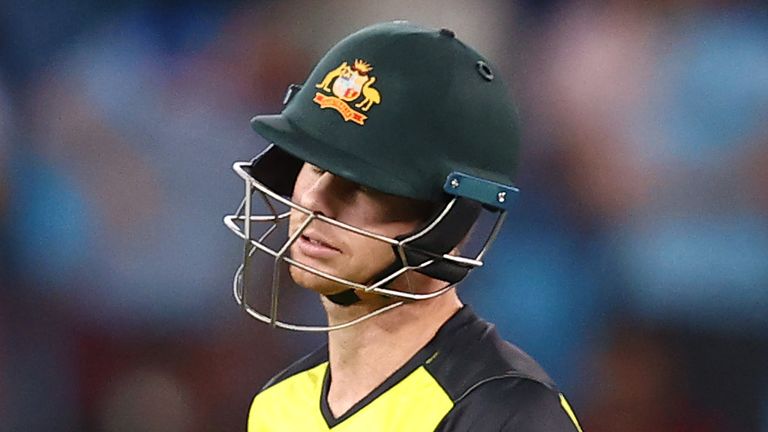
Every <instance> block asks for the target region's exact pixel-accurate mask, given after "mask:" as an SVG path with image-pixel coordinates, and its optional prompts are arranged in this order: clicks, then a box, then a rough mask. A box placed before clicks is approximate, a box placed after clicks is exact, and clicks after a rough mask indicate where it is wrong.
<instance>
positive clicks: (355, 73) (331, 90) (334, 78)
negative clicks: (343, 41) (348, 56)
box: [312, 60, 381, 125]
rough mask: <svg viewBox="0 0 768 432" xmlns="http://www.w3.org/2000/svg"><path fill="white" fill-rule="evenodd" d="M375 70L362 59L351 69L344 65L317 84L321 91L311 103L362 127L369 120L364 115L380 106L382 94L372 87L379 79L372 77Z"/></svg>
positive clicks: (345, 63) (356, 61) (344, 63)
mask: <svg viewBox="0 0 768 432" xmlns="http://www.w3.org/2000/svg"><path fill="white" fill-rule="evenodd" d="M372 70H373V66H371V65H370V64H368V63H366V62H365V61H363V60H355V62H354V63H353V64H352V65H351V66H350V65H349V64H347V62H343V63H342V64H341V65H339V66H338V67H337V68H336V69H334V70H332V71H330V72H328V73H327V74H326V75H325V78H323V80H322V81H321V82H320V83H318V84H317V85H315V87H316V88H318V89H320V90H321V91H319V92H317V93H315V97H314V99H312V100H313V101H314V102H315V103H316V104H318V105H320V108H333V109H335V110H336V111H338V112H339V114H341V116H342V117H343V118H344V121H353V122H355V123H357V124H359V125H363V124H365V120H366V119H367V118H368V116H366V115H365V114H363V112H367V111H368V110H369V109H371V107H372V106H373V105H374V104H378V103H381V94H379V91H378V90H376V89H375V88H373V87H372V85H373V83H375V82H376V77H374V76H371V75H370V72H371V71H372ZM353 103H354V105H352V104H353ZM355 108H358V109H359V111H358V110H355Z"/></svg>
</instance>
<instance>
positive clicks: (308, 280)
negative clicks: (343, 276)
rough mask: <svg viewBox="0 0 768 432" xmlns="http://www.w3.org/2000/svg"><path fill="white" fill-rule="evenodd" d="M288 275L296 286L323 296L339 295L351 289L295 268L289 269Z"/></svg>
mask: <svg viewBox="0 0 768 432" xmlns="http://www.w3.org/2000/svg"><path fill="white" fill-rule="evenodd" d="M290 274H291V279H293V281H294V282H295V283H296V284H297V285H299V286H301V287H304V288H306V289H308V290H312V291H314V292H316V293H318V294H321V295H325V296H328V295H333V294H339V293H341V292H344V291H346V290H348V289H350V288H351V287H349V286H347V285H344V284H340V283H338V282H334V281H332V280H328V279H326V278H324V277H322V276H318V275H316V274H313V273H310V272H308V271H306V270H302V269H300V268H296V267H292V268H291V269H290Z"/></svg>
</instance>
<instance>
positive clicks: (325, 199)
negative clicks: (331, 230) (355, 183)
mask: <svg viewBox="0 0 768 432" xmlns="http://www.w3.org/2000/svg"><path fill="white" fill-rule="evenodd" d="M351 185H352V183H351V182H349V181H347V180H345V179H343V178H341V177H338V176H336V175H334V174H332V173H329V172H324V173H322V174H320V175H319V176H318V177H317V178H316V179H314V181H313V182H312V183H311V184H310V185H309V187H308V188H307V189H306V190H305V191H304V193H303V194H302V195H301V197H300V200H299V204H301V205H302V206H304V207H306V208H308V209H309V210H312V211H314V212H317V213H320V214H322V215H324V216H328V217H332V218H335V217H337V216H338V213H339V209H340V208H341V207H342V206H343V205H345V203H346V202H347V201H348V195H349V192H350V191H351Z"/></svg>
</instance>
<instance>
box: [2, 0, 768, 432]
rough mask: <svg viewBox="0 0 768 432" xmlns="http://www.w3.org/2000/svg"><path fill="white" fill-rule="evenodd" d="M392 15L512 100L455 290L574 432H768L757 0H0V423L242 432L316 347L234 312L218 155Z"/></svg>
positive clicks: (254, 146)
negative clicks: (510, 196)
mask: <svg viewBox="0 0 768 432" xmlns="http://www.w3.org/2000/svg"><path fill="white" fill-rule="evenodd" d="M391 19H409V20H412V21H415V22H418V23H421V24H425V25H430V26H433V27H448V28H451V29H452V30H454V31H455V32H456V34H457V36H458V37H460V38H462V39H463V40H465V41H467V42H468V43H470V44H471V45H473V46H475V47H476V48H478V50H479V51H481V52H483V53H485V54H487V55H488V57H490V58H491V59H493V60H495V62H496V65H495V66H496V67H497V68H498V69H500V70H501V71H502V73H501V75H502V76H504V77H505V78H506V81H507V83H508V85H509V87H510V92H511V93H512V94H513V95H514V97H515V98H516V99H517V102H518V105H519V106H520V113H521V118H522V124H523V132H524V137H523V155H522V164H521V166H522V169H521V176H520V179H519V187H520V189H521V199H520V203H519V205H518V206H517V207H516V208H515V209H514V210H513V211H512V212H511V215H510V217H509V218H508V223H507V225H506V227H505V228H504V230H503V231H502V233H501V235H500V239H499V240H498V242H497V244H496V245H495V247H494V249H493V250H492V251H491V252H490V253H489V255H488V266H487V268H484V269H481V270H478V271H476V272H475V273H473V274H472V275H471V276H470V277H469V279H468V280H467V281H466V282H465V283H463V284H462V286H461V288H460V295H461V296H462V297H463V298H464V299H465V300H466V301H467V302H468V303H470V304H472V305H473V306H474V307H475V309H476V310H478V311H479V313H480V314H481V315H483V316H485V317H486V318H488V319H490V320H491V321H494V322H495V323H496V324H497V325H498V327H499V329H500V331H501V333H502V334H503V335H504V336H505V337H507V338H508V339H510V340H512V341H513V342H515V343H516V344H518V345H520V346H521V347H522V348H524V349H525V350H527V351H528V352H530V353H531V354H533V355H534V356H535V357H536V358H538V359H539V360H540V361H541V363H542V364H543V365H544V366H545V368H546V369H547V370H548V371H550V372H551V375H553V377H554V378H555V380H556V381H558V382H559V383H560V385H561V387H562V388H563V390H564V392H565V393H566V394H568V395H569V399H571V402H572V405H573V406H574V409H575V410H576V412H577V414H579V416H580V417H581V422H582V425H583V426H584V429H585V430H588V431H594V432H601V431H618V430H621V431H625V432H634V431H637V432H641V431H642V432H667V431H669V432H684V431H705V432H708V431H737V432H742V431H757V432H768V368H766V365H768V168H767V167H768V121H766V119H768V10H766V8H765V7H764V6H763V5H762V4H760V3H752V2H746V1H735V0H734V1H723V0H719V1H683V0H677V1H675V0H654V1H649V2H635V1H628V0H617V1H605V2H600V1H565V0H561V1H554V0H552V1H547V2H534V1H531V0H528V1H519V2H507V1H504V0H494V1H492V0H488V1H484V2H481V3H480V4H476V3H474V2H463V1H459V0H450V1H439V0H430V1H424V2H418V3H416V4H414V2H406V1H403V0H396V1H391V2H368V1H359V2H354V1H348V0H330V1H324V2H313V1H310V0H283V1H277V0H270V1H267V0H262V1H251V2H242V1H232V0H230V1H223V2H222V1H217V2H214V1H203V0H196V1H192V2H180V1H170V0H166V1H159V2H129V1H116V2H107V3H102V2H96V1H92V0H76V1H71V2H56V1H53V0H37V1H34V2H23V1H20V0H9V1H4V2H2V3H0V432H5V431H45V430H57V431H105V432H113V431H139V430H140V431H148V432H152V431H169V432H173V431H180V432H181V431H189V432H202V431H213V430H216V431H222V430H224V431H229V430H243V428H244V425H245V419H246V414H247V408H248V404H249V401H250V399H251V397H252V395H253V394H254V393H255V392H256V391H257V390H258V389H259V388H260V387H261V386H262V385H263V384H264V382H265V381H266V379H267V378H268V377H269V376H271V375H272V374H274V373H275V372H277V371H278V370H280V369H281V368H283V367H285V366H287V365H288V364H289V363H290V362H291V361H292V360H294V359H296V358H298V357H299V356H300V355H301V353H304V352H307V351H309V350H310V349H312V348H314V347H315V346H316V345H318V344H320V343H322V337H321V336H307V335H301V334H295V333H287V332H281V331H275V330H272V329H270V328H269V327H267V326H263V325H260V324H258V323H256V322H255V321H253V320H251V319H249V318H247V317H245V316H244V314H243V313H242V312H240V311H239V310H238V308H237V306H236V304H235V303H234V301H233V300H232V297H231V277H232V274H233V271H234V270H235V268H236V267H237V264H238V263H239V261H240V256H241V254H242V250H241V249H240V247H241V244H240V242H239V241H238V239H237V238H235V237H234V236H233V235H231V234H230V233H229V232H228V231H227V230H226V229H225V228H224V226H223V224H222V223H221V217H222V216H223V215H224V214H226V213H230V212H232V211H233V210H234V208H235V207H236V205H237V203H238V202H239V200H240V199H241V195H242V185H241V183H240V182H239V180H238V179H237V178H236V177H235V175H234V174H232V172H231V169H230V166H231V163H232V162H233V161H235V160H245V159H249V158H251V157H253V156H254V155H255V154H257V153H258V152H259V150H261V149H262V148H264V146H265V145H266V144H267V143H265V142H264V141H263V140H262V139H261V138H259V137H257V136H256V135H255V133H252V132H251V131H250V129H249V126H248V120H249V118H250V117H251V116H252V115H254V114H256V113H266V112H278V111H279V110H280V108H281V102H282V96H283V93H284V90H285V89H286V88H287V86H288V85H289V84H291V83H295V82H296V83H300V82H302V81H303V80H304V78H305V77H306V76H307V75H308V73H309V71H310V69H311V67H312V65H313V64H314V63H315V62H316V61H317V60H318V59H319V56H320V55H322V53H323V52H324V51H325V50H327V49H328V48H329V47H330V46H331V45H332V44H333V43H334V42H335V41H336V40H338V39H339V38H341V37H343V36H344V35H346V34H348V33H350V32H351V31H353V30H356V29H358V28H360V27H362V26H364V25H368V24H371V23H374V22H378V21H384V20H391Z"/></svg>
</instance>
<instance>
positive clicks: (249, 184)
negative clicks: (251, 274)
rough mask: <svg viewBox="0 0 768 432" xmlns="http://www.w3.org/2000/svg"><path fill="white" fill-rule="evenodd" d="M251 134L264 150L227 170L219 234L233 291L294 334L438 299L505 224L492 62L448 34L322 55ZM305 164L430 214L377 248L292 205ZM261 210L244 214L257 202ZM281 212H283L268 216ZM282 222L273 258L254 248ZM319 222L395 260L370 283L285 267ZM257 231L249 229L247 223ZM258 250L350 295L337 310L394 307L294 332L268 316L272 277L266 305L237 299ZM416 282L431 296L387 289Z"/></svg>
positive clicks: (501, 116) (389, 28)
mask: <svg viewBox="0 0 768 432" xmlns="http://www.w3.org/2000/svg"><path fill="white" fill-rule="evenodd" d="M251 125H252V126H253V128H254V129H255V130H256V131H257V132H259V133H260V134H261V135H262V136H264V137H265V138H266V139H267V140H269V141H270V142H272V143H273V144H272V145H271V146H270V147H269V148H267V149H266V150H265V151H264V152H263V153H262V154H260V155H259V156H258V157H256V158H255V159H254V160H253V161H251V162H238V163H235V165H234V169H235V171H236V172H237V173H238V175H239V176H240V177H241V178H243V180H245V186H246V195H245V198H244V199H243V202H242V204H241V205H240V208H239V209H238V211H237V213H236V214H234V215H230V216H226V217H225V219H224V220H225V223H226V225H227V226H228V227H229V228H230V229H232V230H233V231H234V232H235V233H236V234H237V235H238V236H240V237H241V238H242V239H243V240H245V254H244V261H243V264H242V265H241V266H240V268H239V269H238V271H237V273H236V276H235V281H234V292H235V297H236V299H237V301H238V302H239V303H240V304H241V305H242V306H243V307H244V309H245V310H246V311H247V312H248V313H249V314H251V315H252V316H254V317H256V318H257V319H259V320H261V321H265V322H269V323H271V324H272V325H276V326H280V327H284V328H290V329H294V330H332V329H335V328H342V327H344V326H347V325H352V324H354V323H355V322H359V321H360V320H362V319H366V318H368V317H371V316H374V315H376V314H378V313H382V312H383V311H384V310H388V309H390V308H392V307H396V306H397V305H399V304H402V303H403V302H405V301H412V300H423V299H427V298H433V297H436V296H438V295H442V294H443V293H445V292H447V291H448V290H449V289H450V288H451V287H453V286H454V285H455V284H456V283H458V282H459V281H460V280H462V279H463V278H464V277H465V276H466V274H467V273H468V272H469V270H471V269H472V268H476V267H478V266H480V265H482V258H483V255H484V254H485V251H486V250H487V248H488V247H489V246H490V244H491V243H492V242H493V239H494V237H495V236H496V234H497V233H498V230H499V228H500V227H501V224H502V222H503V220H504V216H505V214H506V209H507V208H508V206H509V205H510V203H511V202H512V201H513V198H514V193H515V192H516V191H517V189H516V188H515V187H514V186H513V183H514V178H515V175H516V172H517V158H518V126H517V116H516V111H515V109H514V107H513V105H512V103H511V101H510V99H509V95H508V93H507V89H506V88H505V86H504V84H503V83H502V81H501V79H500V78H499V77H498V76H495V75H494V72H493V68H492V67H491V65H490V62H489V61H488V60H486V59H485V58H484V57H483V56H481V55H480V54H478V53H477V52H476V51H475V50H473V49H472V48H470V47H468V46H466V45H464V44H463V43H462V42H461V41H459V40H458V39H456V37H455V35H454V34H453V32H451V31H450V30H445V29H443V30H431V29H426V28H423V27H418V26H415V25H413V24H410V23H406V22H402V21H397V22H391V23H383V24H377V25H374V26H371V27H367V28H365V29H363V30H360V31H358V32H357V33H354V34H352V35H350V36H348V37H347V38H345V39H344V40H342V41H341V42H339V43H338V44H337V45H336V46H334V47H333V48H332V49H331V50H330V51H329V52H328V53H327V54H326V55H325V56H324V57H323V58H322V59H321V60H320V62H319V63H318V65H317V66H316V67H315V69H314V70H313V71H312V73H311V74H310V76H309V78H308V79H307V81H306V82H305V83H304V85H301V86H297V85H294V86H291V89H289V93H288V95H287V96H286V101H285V108H284V110H283V112H282V113H280V114H277V115H260V116H257V117H255V118H253V120H251ZM304 162H309V163H311V164H313V165H316V166H318V167H320V168H322V169H323V170H325V171H328V172H330V173H332V174H334V175H337V176H340V177H343V178H346V179H347V180H350V181H352V182H355V183H358V184H361V185H364V186H367V187H370V188H373V189H376V190H379V191H382V192H385V193H388V194H392V195H398V196H403V197H408V198H413V199H417V200H423V201H431V202H434V203H439V204H441V205H439V206H436V207H435V208H439V210H438V211H436V213H435V215H434V216H433V217H432V218H431V219H430V220H428V221H426V222H425V223H424V225H423V226H422V227H419V228H418V229H417V230H416V231H414V232H412V233H408V234H405V235H403V236H399V237H396V238H387V237H382V236H381V235H378V234H376V233H371V232H366V231H365V230H362V229H361V228H359V227H353V226H350V225H346V224H344V223H342V222H340V221H337V220H334V219H332V218H328V217H326V216H325V215H323V214H322V213H318V212H315V211H313V210H312V209H308V208H305V207H302V206H301V205H299V204H298V203H295V202H293V201H292V200H291V198H290V197H291V195H292V190H293V184H294V182H295V179H296V176H297V174H298V172H299V170H300V168H301V166H302V164H303V163H304ZM257 191H258V193H259V194H260V195H261V197H262V198H263V199H264V201H265V203H266V204H267V207H268V208H269V209H270V211H271V214H269V215H254V214H253V212H252V210H253V209H252V200H251V198H252V195H253V193H254V192H257ZM273 204H279V205H281V206H284V208H288V211H287V212H280V211H278V210H276V208H278V207H279V206H277V205H273ZM482 209H486V210H488V211H489V212H491V213H495V214H496V222H495V223H494V224H493V226H492V229H491V230H490V231H489V234H488V236H487V238H486V241H485V242H484V244H483V246H482V249H481V250H480V252H478V253H477V254H476V255H472V256H461V255H457V253H456V247H457V245H458V244H459V243H460V242H461V241H462V239H463V238H464V237H465V236H466V235H467V233H468V232H469V230H470V229H471V227H472V226H473V224H475V221H476V219H477V217H478V215H479V214H480V212H481V210H482ZM291 212H301V213H304V214H305V215H306V220H305V222H304V223H303V224H302V227H301V228H299V231H297V232H295V233H291V234H290V236H289V238H288V239H287V240H286V242H285V243H284V244H283V245H282V246H280V247H277V248H275V247H270V246H268V245H267V244H266V243H265V239H266V238H268V237H269V236H271V235H272V232H273V231H274V230H275V229H276V227H277V226H278V225H280V224H281V223H284V222H285V221H287V220H288V216H289V214H290V213H291ZM313 221H320V222H322V223H327V224H330V225H334V226H335V227H337V228H339V229H345V230H348V231H352V232H354V233H356V234H358V235H363V236H367V237H371V238H375V239H377V240H379V241H383V242H385V243H388V244H390V245H391V246H392V247H393V249H394V252H395V254H394V256H395V257H396V258H395V262H393V263H392V264H391V266H390V267H389V268H388V269H386V270H385V271H384V272H382V273H381V274H380V275H378V276H377V277H375V278H374V280H372V281H371V282H370V283H366V284H361V283H359V282H354V281H349V280H344V279H340V278H339V277H338V276H336V275H332V274H327V273H323V272H322V271H320V270H319V269H316V268H312V267H311V266H308V265H306V264H303V263H301V262H298V261H296V260H294V259H293V258H292V257H291V256H290V253H288V252H287V251H288V250H289V248H290V246H291V243H292V242H293V241H295V239H296V238H297V236H299V235H301V233H302V231H303V230H304V229H305V227H306V226H307V224H309V223H311V222H313ZM257 224H262V226H263V225H267V228H266V229H265V230H261V231H259V230H258V229H257V228H256V227H255V225H257ZM256 251H259V252H262V253H264V254H267V255H269V256H272V257H273V258H274V259H275V268H277V264H279V263H280V262H285V263H287V264H288V265H292V266H298V267H301V268H302V269H304V270H306V271H308V272H311V273H314V274H316V275H318V276H321V277H323V278H326V279H330V280H333V281H335V282H337V283H341V284H343V285H346V286H348V287H349V290H348V291H345V292H344V293H342V294H340V295H334V296H328V298H329V299H330V300H331V301H334V302H336V303H339V304H352V303H354V302H355V301H357V300H359V297H358V296H357V295H356V294H355V292H356V291H357V290H365V291H369V292H374V293H378V294H381V295H383V296H388V297H392V298H395V299H399V300H400V301H399V302H398V303H394V304H390V305H389V306H386V307H385V308H383V309H378V310H376V311H374V312H371V313H368V314H366V315H365V316H363V317H360V318H358V319H355V320H353V321H352V322H349V323H345V324H342V325H337V326H335V327H314V326H301V325H295V324H290V323H287V322H283V321H281V320H280V319H278V317H277V299H278V292H279V287H280V283H279V273H278V272H277V271H275V272H274V273H273V283H272V294H271V298H272V306H271V307H270V311H269V313H264V312H259V311H258V310H257V309H256V308H254V307H252V306H250V305H249V303H248V301H247V299H246V298H245V297H246V296H245V292H246V287H247V285H248V284H247V282H246V281H245V280H244V279H245V276H244V275H245V274H247V271H246V267H247V266H248V264H249V262H250V261H251V258H252V256H253V255H254V252H256ZM409 271H416V272H420V273H423V274H426V275H428V276H430V277H432V278H434V279H437V280H441V281H444V282H446V285H445V286H444V287H443V288H442V289H440V290H438V291H435V292H430V293H415V292H405V291H400V290H396V289H393V288H391V287H390V285H389V284H390V282H391V281H393V280H394V279H395V278H398V277H399V276H400V275H402V274H404V273H405V272H409Z"/></svg>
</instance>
